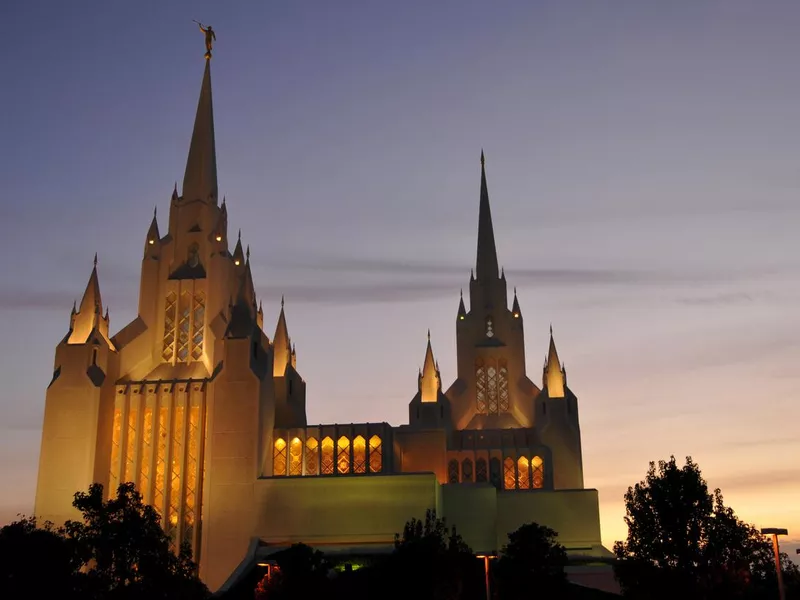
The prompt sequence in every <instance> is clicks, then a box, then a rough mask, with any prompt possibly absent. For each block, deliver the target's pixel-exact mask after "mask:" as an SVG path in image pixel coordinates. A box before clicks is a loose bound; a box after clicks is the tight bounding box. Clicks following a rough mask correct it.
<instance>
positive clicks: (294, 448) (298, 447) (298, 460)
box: [289, 437, 303, 475]
mask: <svg viewBox="0 0 800 600" xmlns="http://www.w3.org/2000/svg"><path fill="white" fill-rule="evenodd" d="M302 474H303V442H301V441H300V438H299V437H295V438H294V439H293V440H292V443H291V444H290V446H289V475H302Z"/></svg>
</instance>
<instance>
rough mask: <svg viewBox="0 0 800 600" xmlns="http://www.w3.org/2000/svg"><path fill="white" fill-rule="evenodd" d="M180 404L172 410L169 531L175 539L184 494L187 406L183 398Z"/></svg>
mask: <svg viewBox="0 0 800 600" xmlns="http://www.w3.org/2000/svg"><path fill="white" fill-rule="evenodd" d="M179 402H180V404H176V406H175V409H174V410H173V411H172V449H171V451H170V463H171V469H170V490H169V519H168V523H169V530H168V531H169V533H170V535H171V536H172V538H173V540H175V539H177V536H178V531H177V527H178V519H179V516H178V515H179V512H180V509H181V501H182V500H183V494H181V483H182V482H181V476H182V471H183V470H182V468H181V467H182V464H181V463H182V462H183V444H184V438H183V429H184V425H185V423H184V414H185V412H186V408H185V407H184V406H183V400H182V399H181V400H179Z"/></svg>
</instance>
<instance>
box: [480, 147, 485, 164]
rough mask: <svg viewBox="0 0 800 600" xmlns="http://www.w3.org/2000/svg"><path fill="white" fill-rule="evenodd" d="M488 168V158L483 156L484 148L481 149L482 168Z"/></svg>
mask: <svg viewBox="0 0 800 600" xmlns="http://www.w3.org/2000/svg"><path fill="white" fill-rule="evenodd" d="M484 166H486V157H485V156H484V155H483V148H481V167H484Z"/></svg>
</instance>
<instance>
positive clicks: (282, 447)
mask: <svg viewBox="0 0 800 600" xmlns="http://www.w3.org/2000/svg"><path fill="white" fill-rule="evenodd" d="M272 475H273V476H275V477H280V476H281V475H286V440H284V439H283V438H278V439H277V440H275V444H274V448H273V450H272Z"/></svg>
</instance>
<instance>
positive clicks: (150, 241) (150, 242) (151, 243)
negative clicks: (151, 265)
mask: <svg viewBox="0 0 800 600" xmlns="http://www.w3.org/2000/svg"><path fill="white" fill-rule="evenodd" d="M147 243H148V244H150V245H151V246H152V245H153V244H155V243H156V241H155V240H147Z"/></svg>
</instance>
